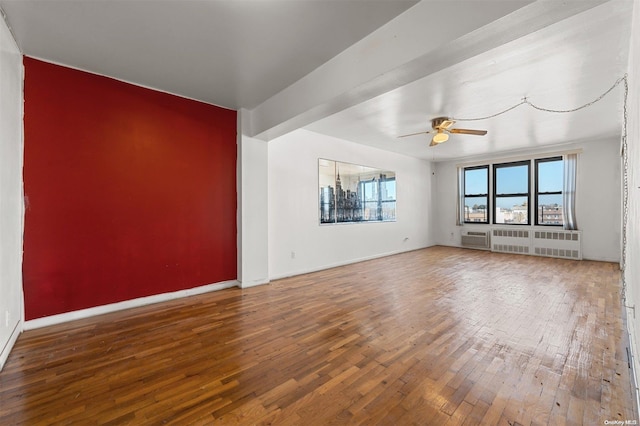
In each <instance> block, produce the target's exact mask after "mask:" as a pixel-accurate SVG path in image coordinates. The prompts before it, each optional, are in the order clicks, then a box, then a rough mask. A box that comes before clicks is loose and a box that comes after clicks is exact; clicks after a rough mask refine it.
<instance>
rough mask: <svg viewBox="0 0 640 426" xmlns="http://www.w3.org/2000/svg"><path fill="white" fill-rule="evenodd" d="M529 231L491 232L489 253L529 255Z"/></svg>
mask: <svg viewBox="0 0 640 426" xmlns="http://www.w3.org/2000/svg"><path fill="white" fill-rule="evenodd" d="M530 247H531V231H530V230H528V229H513V228H510V229H505V228H496V229H493V230H491V251H498V252H501V253H520V254H529V253H530Z"/></svg>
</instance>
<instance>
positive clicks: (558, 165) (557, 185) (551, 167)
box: [538, 160, 563, 192]
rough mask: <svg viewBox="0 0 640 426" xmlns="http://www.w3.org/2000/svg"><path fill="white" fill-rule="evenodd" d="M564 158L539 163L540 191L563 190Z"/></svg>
mask: <svg viewBox="0 0 640 426" xmlns="http://www.w3.org/2000/svg"><path fill="white" fill-rule="evenodd" d="M562 178H563V167H562V160H557V161H542V162H539V163H538V192H558V191H562Z"/></svg>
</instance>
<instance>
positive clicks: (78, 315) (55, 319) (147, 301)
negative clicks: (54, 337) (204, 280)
mask: <svg viewBox="0 0 640 426" xmlns="http://www.w3.org/2000/svg"><path fill="white" fill-rule="evenodd" d="M230 287H239V283H238V281H236V280H231V281H223V282H219V283H215V284H208V285H203V286H200V287H194V288H189V289H186V290H178V291H174V292H171V293H162V294H154V295H153V296H146V297H139V298H137V299H131V300H125V301H122V302H117V303H110V304H108V305H102V306H96V307H93V308H87V309H81V310H79V311H72V312H65V313H63V314H57V315H51V316H48V317H43V318H36V319H33V320H28V321H25V322H24V330H33V329H35V328H41V327H47V326H50V325H55V324H61V323H63V322H68V321H74V320H78V319H82V318H89V317H92V316H96V315H102V314H107V313H110V312H116V311H121V310H123V309H129V308H137V307H140V306H145V305H151V304H154V303H159V302H166V301H169V300H174V299H181V298H183V297H188V296H194V295H196V294H202V293H208V292H211V291H217V290H222V289H225V288H230Z"/></svg>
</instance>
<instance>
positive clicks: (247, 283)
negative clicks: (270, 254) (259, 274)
mask: <svg viewBox="0 0 640 426" xmlns="http://www.w3.org/2000/svg"><path fill="white" fill-rule="evenodd" d="M269 282H270V281H269V280H268V279H267V278H263V279H259V280H253V281H241V282H240V284H239V285H238V287H240V288H250V287H255V286H259V285H264V284H269Z"/></svg>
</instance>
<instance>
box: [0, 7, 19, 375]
mask: <svg viewBox="0 0 640 426" xmlns="http://www.w3.org/2000/svg"><path fill="white" fill-rule="evenodd" d="M22 81H23V68H22V55H21V53H20V50H19V49H18V47H17V46H16V43H15V41H14V40H13V37H12V36H11V33H10V32H9V29H8V28H7V25H6V23H5V22H4V20H2V19H0V368H2V366H3V365H4V363H5V361H6V360H7V357H8V356H9V351H10V350H11V348H12V346H13V343H14V342H15V340H16V339H17V338H18V334H19V333H20V331H21V327H22V322H23V318H22V316H23V315H22V234H23V225H24V210H23V202H22V200H23V196H22V194H23V193H22V162H23V151H24V150H23V139H22V99H23V98H22Z"/></svg>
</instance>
